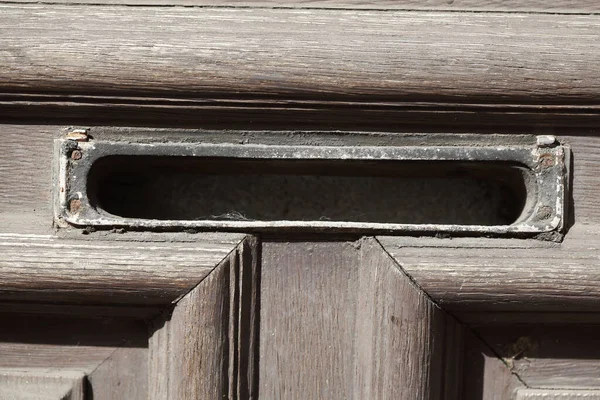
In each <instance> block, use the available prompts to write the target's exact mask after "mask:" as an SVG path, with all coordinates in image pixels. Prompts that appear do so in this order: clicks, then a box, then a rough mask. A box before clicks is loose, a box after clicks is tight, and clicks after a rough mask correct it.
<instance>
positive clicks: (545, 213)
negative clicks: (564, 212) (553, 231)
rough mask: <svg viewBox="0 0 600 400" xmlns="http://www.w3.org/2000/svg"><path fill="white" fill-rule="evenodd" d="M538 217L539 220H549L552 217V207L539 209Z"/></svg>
mask: <svg viewBox="0 0 600 400" xmlns="http://www.w3.org/2000/svg"><path fill="white" fill-rule="evenodd" d="M536 216H537V218H538V219H542V220H543V219H548V218H550V217H551V216H552V207H549V206H540V208H538V210H537V213H536Z"/></svg>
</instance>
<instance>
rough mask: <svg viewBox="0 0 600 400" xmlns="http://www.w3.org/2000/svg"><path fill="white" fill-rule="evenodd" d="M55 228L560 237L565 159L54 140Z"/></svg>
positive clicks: (563, 154) (468, 149) (534, 150)
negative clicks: (55, 164)
mask: <svg viewBox="0 0 600 400" xmlns="http://www.w3.org/2000/svg"><path fill="white" fill-rule="evenodd" d="M56 151H57V154H58V160H59V163H58V164H59V165H58V171H57V179H58V185H57V188H58V190H57V201H56V218H57V220H58V221H59V222H60V223H64V222H66V223H68V224H71V225H73V226H77V227H87V226H92V227H96V228H118V227H123V228H126V229H133V230H165V229H167V230H176V229H196V230H233V231H275V230H296V231H298V230H299V231H319V230H329V231H340V232H385V233H392V234H427V233H430V234H437V233H448V234H453V235H510V236H516V237H521V236H523V237H524V236H527V237H530V236H535V235H542V236H543V235H547V234H560V233H561V232H563V230H564V227H565V220H566V218H565V212H566V203H565V202H566V199H567V195H566V192H567V188H568V176H569V174H568V167H569V155H570V152H569V149H568V148H566V147H564V146H562V145H560V144H559V143H555V142H552V141H550V142H548V139H547V138H545V139H544V138H542V139H541V140H540V142H539V143H538V144H536V145H531V146H530V145H515V146H498V145H494V146H481V145H477V146H451V145H448V146H419V145H417V146H415V145H411V146H306V145H298V146H296V145H294V146H288V145H264V144H219V143H190V142H181V143H171V142H140V143H132V142H125V141H101V140H93V139H91V140H89V141H80V140H75V139H73V138H63V139H58V140H57V141H56Z"/></svg>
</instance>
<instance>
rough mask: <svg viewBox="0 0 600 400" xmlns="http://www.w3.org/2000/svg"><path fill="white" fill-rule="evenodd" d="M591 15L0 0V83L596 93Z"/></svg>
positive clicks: (487, 94) (403, 95) (317, 91)
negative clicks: (3, 0)
mask: <svg viewBox="0 0 600 400" xmlns="http://www.w3.org/2000/svg"><path fill="white" fill-rule="evenodd" d="M198 21H202V23H201V24H199V23H198ZM231 24H233V25H231ZM225 26H235V29H223V27H225ZM599 26H600V18H598V17H597V16H595V15H553V14H527V13H523V14H519V13H454V12H448V13H444V12H435V13H432V12H403V11H386V12H377V11H371V10H364V11H356V10H294V9H262V8H258V9H252V8H242V9H236V8H226V9H219V8H184V7H164V8H161V7H134V8H127V7H125V8H124V7H116V6H94V7H87V6H77V5H70V6H69V5H47V4H36V5H32V4H2V5H0V27H1V28H0V35H2V37H3V38H4V39H3V41H2V45H1V47H0V54H1V55H2V57H0V92H4V93H32V92H35V93H47V94H52V93H56V94H58V93H63V94H73V95H82V94H86V95H109V94H110V95H127V94H128V95H146V97H147V95H151V96H159V97H161V96H165V95H167V96H168V97H171V98H181V97H188V98H195V99H217V98H219V99H225V98H229V99H235V100H236V101H241V100H247V101H250V100H252V101H255V100H260V99H288V100H292V99H298V100H299V99H308V100H309V99H316V98H318V99H319V100H327V99H331V100H345V101H349V102H355V101H361V100H363V101H369V102H373V101H400V100H405V101H406V100H408V101H434V102H448V101H449V102H452V101H454V102H465V101H469V100H470V101H471V102H472V103H479V102H481V103H507V102H508V103H510V102H513V103H515V102H516V103H527V104H532V103H536V102H537V103H540V104H548V103H554V104H555V103H559V104H596V103H597V93H598V89H599V87H598V86H599V85H600V84H599V83H598V82H600V79H599V78H600V72H599V71H598V69H597V68H595V67H594V66H595V65H596V64H597V63H598V61H599V60H598V58H599V57H600V55H599V54H600V52H599V51H597V50H598V46H599V44H598V41H597V40H596V33H597V31H598V29H599ZM174 27H176V29H175V28H174ZM532 49H535V51H532ZM151 96H150V97H151ZM249 104H251V102H249V103H248V105H249Z"/></svg>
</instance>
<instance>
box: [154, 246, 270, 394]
mask: <svg viewBox="0 0 600 400" xmlns="http://www.w3.org/2000/svg"><path fill="white" fill-rule="evenodd" d="M256 251H257V242H256V241H255V240H253V239H249V240H247V241H245V242H244V243H243V244H241V245H240V247H239V248H238V250H237V251H236V252H233V253H231V254H230V256H229V257H228V258H227V259H226V260H224V261H223V262H222V263H221V264H219V266H217V268H216V269H215V270H214V271H213V272H212V273H211V274H210V275H209V276H208V277H207V278H206V279H205V280H203V281H202V282H201V283H200V284H198V286H196V287H195V288H194V289H193V290H192V291H190V292H189V293H188V294H187V295H185V297H183V298H182V299H181V300H180V301H179V302H178V303H177V304H176V306H175V308H174V310H173V312H172V314H171V315H170V316H167V317H166V318H164V319H158V320H157V321H156V324H157V326H156V330H155V331H154V332H153V333H152V336H151V337H150V345H149V346H150V347H149V348H150V355H149V378H148V379H149V395H150V398H151V399H156V400H159V399H175V398H176V399H182V400H187V399H189V400H192V399H221V398H228V399H238V398H239V399H249V398H256V383H255V380H254V379H255V376H256V372H255V369H254V366H255V365H256V362H257V361H256V359H255V355H256V348H255V345H256V340H257V338H256V334H257V331H256V327H257V325H256V324H257V322H258V321H257V319H256V318H257V312H258V310H257V309H256V306H257V305H258V303H257V300H256V296H257V292H256V289H257V288H256V286H255V284H256V282H257V281H256V273H257V257H256V256H257V253H256Z"/></svg>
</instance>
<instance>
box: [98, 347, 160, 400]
mask: <svg viewBox="0 0 600 400" xmlns="http://www.w3.org/2000/svg"><path fill="white" fill-rule="evenodd" d="M147 371H148V349H147V348H132V347H122V348H119V349H117V350H115V351H114V352H113V353H112V354H111V355H110V357H108V358H107V359H106V360H104V361H103V362H102V363H101V364H100V365H99V366H98V367H97V368H96V369H95V370H94V371H93V372H92V373H90V374H89V376H88V382H89V386H90V388H91V392H92V394H93V399H94V400H145V399H148V373H147Z"/></svg>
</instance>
